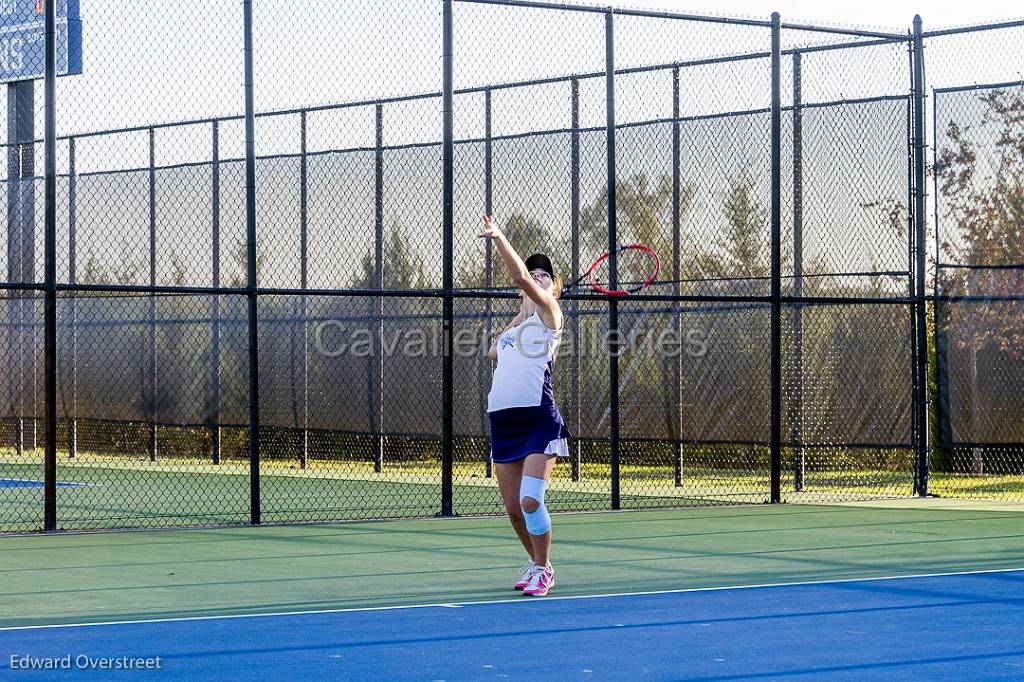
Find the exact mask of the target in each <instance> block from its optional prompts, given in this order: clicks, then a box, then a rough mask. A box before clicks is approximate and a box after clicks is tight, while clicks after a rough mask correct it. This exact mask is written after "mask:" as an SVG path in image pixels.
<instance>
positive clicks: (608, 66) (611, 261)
mask: <svg viewBox="0 0 1024 682" xmlns="http://www.w3.org/2000/svg"><path fill="white" fill-rule="evenodd" d="M604 27H605V30H604V46H605V92H606V97H605V99H606V112H605V116H606V124H605V135H606V136H607V145H608V169H607V170H608V250H609V251H610V252H611V255H610V257H609V258H608V282H609V287H610V288H612V289H615V288H616V287H617V286H618V257H617V254H616V245H617V244H618V234H617V228H618V224H617V219H616V216H615V211H616V196H615V191H616V183H615V180H616V175H615V14H614V12H613V11H612V10H611V9H609V10H608V11H607V12H605V15H604ZM608 382H609V391H610V395H609V401H610V405H609V407H608V409H609V412H610V420H609V422H610V443H609V445H610V452H609V456H610V460H611V478H612V481H611V483H612V490H611V494H612V499H611V505H612V509H619V508H620V507H621V499H620V489H619V488H620V475H619V303H618V301H617V300H616V299H615V298H614V297H610V298H609V299H608Z"/></svg>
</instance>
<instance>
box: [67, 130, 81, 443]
mask: <svg viewBox="0 0 1024 682" xmlns="http://www.w3.org/2000/svg"><path fill="white" fill-rule="evenodd" d="M77 204H78V176H77V175H76V171H75V138H73V137H72V138H71V139H69V140H68V282H69V283H70V284H76V283H77V282H78V273H77V271H76V268H75V263H76V261H77V259H78V257H77V253H76V251H77V248H78V238H77V235H76V232H77V223H76V220H77V215H76V212H77ZM68 306H69V308H70V310H69V312H68V325H69V328H70V329H71V335H70V339H69V341H70V345H71V348H70V354H69V355H70V362H71V366H70V367H68V369H67V375H66V376H65V381H67V382H68V383H70V384H71V390H70V394H71V395H70V405H69V407H68V408H67V410H68V414H67V417H66V419H67V421H68V459H74V458H75V455H77V454H78V293H77V292H75V291H70V292H68Z"/></svg>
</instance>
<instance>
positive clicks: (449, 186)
mask: <svg viewBox="0 0 1024 682" xmlns="http://www.w3.org/2000/svg"><path fill="white" fill-rule="evenodd" d="M452 3H453V0H444V3H443V12H442V24H443V29H442V44H443V47H442V53H443V58H442V62H443V65H442V71H443V73H442V81H443V90H444V91H443V96H442V125H443V128H444V131H443V144H442V180H441V193H442V204H443V207H442V216H441V232H442V241H443V246H442V254H441V259H442V268H443V271H442V283H441V286H442V289H443V301H442V310H441V316H442V320H441V327H442V329H441V347H442V358H441V390H442V393H443V395H442V410H441V412H442V414H441V516H452V515H453V510H452V493H453V491H452V468H453V465H454V455H455V453H454V439H453V433H452V426H453V424H452V417H453V400H454V395H453V392H454V381H453V370H454V367H453V363H452V360H453V358H452V334H453V330H452V322H453V317H454V297H453V295H452V287H453V279H454V270H453V262H452V261H453V253H454V244H453V239H454V231H455V229H454V226H455V196H454V194H455V168H454V166H455V138H454V120H453V112H452V107H453V105H454V102H453V100H454V97H453V92H452V89H453V76H454V74H453V68H452V67H453V64H452V62H453V40H452V38H453V36H452V11H453V8H452Z"/></svg>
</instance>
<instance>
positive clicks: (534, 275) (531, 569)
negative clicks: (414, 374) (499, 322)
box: [480, 216, 569, 597]
mask: <svg viewBox="0 0 1024 682" xmlns="http://www.w3.org/2000/svg"><path fill="white" fill-rule="evenodd" d="M480 236H481V237H485V238H488V239H491V240H492V241H493V242H494V245H495V246H496V247H497V249H498V253H499V254H501V258H502V260H503V261H505V266H506V267H507V268H508V272H509V274H510V275H511V276H512V280H513V281H514V282H515V283H516V286H518V287H519V289H520V290H521V292H522V303H521V305H520V308H519V313H518V314H517V315H516V316H515V317H514V318H513V319H512V322H511V323H509V325H508V326H507V327H505V328H504V329H503V330H502V331H501V333H500V334H499V335H498V336H497V338H496V339H495V340H494V343H492V344H491V348H490V350H489V351H488V352H487V357H489V358H490V359H492V360H497V362H498V364H497V366H496V367H495V369H494V377H493V379H492V380H491V391H490V393H489V394H488V396H487V416H488V418H489V421H490V427H491V458H492V459H493V460H494V464H495V470H496V472H497V475H498V488H499V489H500V490H501V497H502V500H504V502H505V510H506V511H507V512H508V516H509V520H510V521H511V522H512V527H513V528H514V529H515V531H516V534H517V535H518V536H519V540H520V542H522V543H523V547H524V548H525V549H526V553H527V554H529V556H530V558H529V561H527V563H526V566H525V567H524V568H523V570H522V572H521V574H520V576H519V580H518V581H517V582H516V584H515V588H516V589H521V590H522V591H523V594H524V595H528V596H532V597H543V596H544V595H546V594H547V593H548V590H550V589H551V588H552V587H554V585H555V574H554V570H553V569H552V568H551V562H550V555H551V517H550V516H549V514H548V510H547V508H546V507H545V506H544V490H545V488H546V487H547V484H548V481H550V480H551V471H552V470H553V469H554V466H555V459H556V457H568V455H569V447H568V444H567V442H566V438H567V437H568V436H569V430H568V429H567V428H566V427H565V422H564V421H562V416H561V415H560V414H559V413H558V407H557V406H556V405H555V399H554V394H553V392H552V389H551V373H552V369H553V366H554V361H555V354H556V352H557V350H558V344H559V341H560V336H561V330H562V309H561V308H560V307H559V305H558V296H559V294H560V293H561V287H562V281H561V279H560V278H558V277H557V276H556V275H555V272H554V268H552V267H551V260H550V259H549V258H548V257H547V256H545V255H544V254H542V253H536V254H534V255H532V256H530V257H529V258H527V259H526V262H525V263H524V262H523V261H522V259H521V258H520V257H519V255H518V254H517V253H516V252H515V249H513V248H512V245H511V244H509V243H508V239H506V237H505V235H504V233H503V232H502V231H501V230H500V229H499V228H498V226H497V224H496V223H495V222H494V218H493V217H491V216H484V230H483V232H482V233H481V234H480Z"/></svg>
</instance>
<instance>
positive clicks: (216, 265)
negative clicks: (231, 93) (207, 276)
mask: <svg viewBox="0 0 1024 682" xmlns="http://www.w3.org/2000/svg"><path fill="white" fill-rule="evenodd" d="M212 128H213V131H212V135H213V139H212V141H211V144H212V155H211V158H212V164H211V165H212V174H211V184H212V185H213V192H212V193H213V197H212V200H211V222H212V225H211V231H212V235H211V239H212V240H213V286H214V287H220V122H219V121H214V122H213V125H212ZM210 305H211V306H212V308H213V309H212V310H211V311H210V314H211V315H210V316H211V317H212V318H213V330H212V331H213V338H212V339H211V340H210V341H211V346H212V347H211V349H210V381H211V383H212V384H213V386H212V387H211V390H210V400H211V403H212V404H211V406H210V407H211V412H212V414H211V416H210V422H211V423H210V450H211V455H212V458H213V463H214V464H220V461H221V448H222V438H221V435H222V433H221V425H220V420H221V415H220V401H221V369H220V346H221V338H220V337H221V308H220V294H214V295H213V297H212V299H211V301H210Z"/></svg>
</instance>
